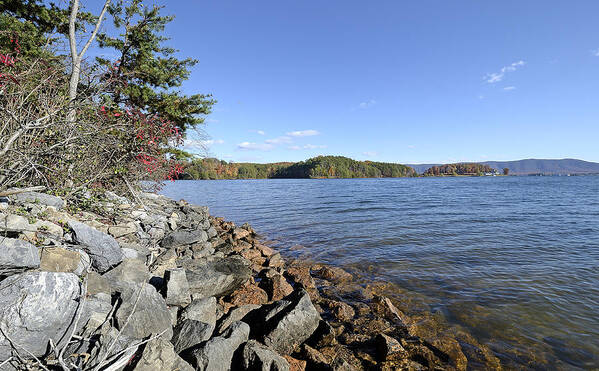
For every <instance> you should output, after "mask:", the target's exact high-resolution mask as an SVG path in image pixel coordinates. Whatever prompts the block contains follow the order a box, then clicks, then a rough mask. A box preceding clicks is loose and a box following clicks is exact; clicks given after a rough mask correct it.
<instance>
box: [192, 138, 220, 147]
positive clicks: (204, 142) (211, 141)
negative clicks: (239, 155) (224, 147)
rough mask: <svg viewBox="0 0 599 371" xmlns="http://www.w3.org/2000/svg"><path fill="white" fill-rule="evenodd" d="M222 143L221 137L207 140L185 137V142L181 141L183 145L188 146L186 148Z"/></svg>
mask: <svg viewBox="0 0 599 371" xmlns="http://www.w3.org/2000/svg"><path fill="white" fill-rule="evenodd" d="M223 143H225V141H224V140H222V139H208V140H197V139H185V142H183V146H184V147H188V148H202V149H204V148H206V147H208V146H211V145H213V144H223Z"/></svg>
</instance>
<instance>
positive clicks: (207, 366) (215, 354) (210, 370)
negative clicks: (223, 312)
mask: <svg viewBox="0 0 599 371" xmlns="http://www.w3.org/2000/svg"><path fill="white" fill-rule="evenodd" d="M249 334H250V326H248V325H247V323H244V322H235V323H233V324H231V326H230V327H229V329H228V330H227V332H226V333H225V334H223V335H222V336H217V337H215V338H212V339H210V340H209V341H208V342H207V343H206V344H205V345H204V346H203V347H201V348H198V349H195V350H193V351H192V352H191V354H190V358H191V359H192V360H193V362H194V364H195V367H196V370H200V371H226V370H231V369H232V365H231V363H232V360H233V353H234V352H235V351H236V350H237V348H239V346H240V345H241V344H243V343H245V342H246V341H247V340H248V336H249Z"/></svg>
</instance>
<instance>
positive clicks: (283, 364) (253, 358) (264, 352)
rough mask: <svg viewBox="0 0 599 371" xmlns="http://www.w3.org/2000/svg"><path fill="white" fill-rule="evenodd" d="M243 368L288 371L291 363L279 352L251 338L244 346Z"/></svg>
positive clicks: (259, 370) (261, 370)
mask: <svg viewBox="0 0 599 371" xmlns="http://www.w3.org/2000/svg"><path fill="white" fill-rule="evenodd" d="M243 369H244V370H256V371H288V370H289V363H288V362H287V360H286V359H285V358H283V357H281V356H280V355H279V354H277V352H275V351H273V350H272V349H270V348H268V347H266V346H264V345H262V344H260V343H259V342H257V341H256V340H250V341H248V342H247V343H245V346H244V347H243Z"/></svg>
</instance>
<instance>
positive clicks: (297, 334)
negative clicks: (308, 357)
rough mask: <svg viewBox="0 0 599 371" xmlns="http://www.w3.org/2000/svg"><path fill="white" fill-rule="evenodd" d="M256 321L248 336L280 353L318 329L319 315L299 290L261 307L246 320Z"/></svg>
mask: <svg viewBox="0 0 599 371" xmlns="http://www.w3.org/2000/svg"><path fill="white" fill-rule="evenodd" d="M248 321H249V322H250V323H252V324H256V326H254V327H253V328H252V338H257V339H261V340H262V343H264V344H265V345H266V346H268V347H270V348H272V349H274V350H275V351H277V352H278V353H281V354H291V352H293V350H294V349H295V348H296V347H297V346H298V345H300V344H302V343H303V342H304V341H306V340H307V339H308V338H309V337H310V336H311V335H312V334H313V333H314V331H315V330H316V329H317V328H318V324H319V322H320V315H319V314H318V312H317V311H316V308H314V305H312V302H311V301H310V296H309V295H308V293H307V292H306V291H305V290H303V289H300V290H297V291H294V292H293V293H292V294H291V295H289V296H287V297H286V298H285V299H283V300H279V301H276V302H274V303H273V304H271V305H268V306H264V307H263V308H262V309H261V310H260V311H259V312H257V313H256V314H253V315H252V318H251V319H249V320H248Z"/></svg>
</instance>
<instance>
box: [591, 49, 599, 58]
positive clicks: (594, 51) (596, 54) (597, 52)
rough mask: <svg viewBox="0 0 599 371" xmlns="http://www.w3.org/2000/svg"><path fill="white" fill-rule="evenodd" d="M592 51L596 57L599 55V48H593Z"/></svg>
mask: <svg viewBox="0 0 599 371" xmlns="http://www.w3.org/2000/svg"><path fill="white" fill-rule="evenodd" d="M591 53H593V55H594V56H595V57H599V49H595V50H591Z"/></svg>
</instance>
